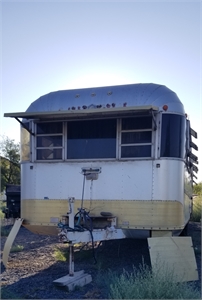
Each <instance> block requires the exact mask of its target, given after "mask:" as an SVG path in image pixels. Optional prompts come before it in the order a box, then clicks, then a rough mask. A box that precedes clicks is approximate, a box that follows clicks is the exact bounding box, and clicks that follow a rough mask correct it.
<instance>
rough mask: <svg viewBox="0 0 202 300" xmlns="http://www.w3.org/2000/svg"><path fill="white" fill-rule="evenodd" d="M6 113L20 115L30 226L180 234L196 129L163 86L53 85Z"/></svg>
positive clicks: (80, 232) (68, 236) (67, 236)
mask: <svg viewBox="0 0 202 300" xmlns="http://www.w3.org/2000/svg"><path fill="white" fill-rule="evenodd" d="M5 117H12V118H15V119H16V120H17V121H19V122H20V124H21V218H22V219H23V226H25V227H26V228H28V229H29V230H30V231H32V232H34V233H38V234H48V235H51V234H53V235H56V234H58V231H60V233H59V235H60V238H61V240H62V241H64V242H70V243H73V244H74V243H75V242H89V241H97V240H105V239H119V238H149V239H148V240H149V241H152V240H155V238H162V239H164V238H168V239H170V238H171V239H174V238H176V237H177V236H179V235H180V234H183V233H185V231H186V226H187V224H188V222H189V219H190V214H191V212H192V204H193V200H192V186H193V182H194V177H196V176H195V173H197V171H198V168H197V166H196V165H197V164H198V158H197V156H196V155H195V154H193V151H192V149H195V150H197V149H198V148H197V146H196V144H195V143H194V142H193V141H192V140H193V138H197V133H196V132H195V131H194V130H193V129H192V128H191V126H190V121H189V119H188V117H187V115H186V114H185V110H184V107H183V104H182V103H181V101H180V100H179V98H178V96H177V95H176V94H175V93H174V92H173V91H172V90H170V89H169V88H167V87H166V86H164V85H159V84H153V83H149V84H129V85H119V86H106V87H96V88H84V89H76V90H62V91H56V92H52V93H49V94H47V95H44V96H42V97H40V98H39V99H37V100H36V101H34V102H33V103H31V105H30V106H29V107H28V109H27V111H26V112H20V113H6V114H5ZM20 119H21V120H20ZM178 239H179V238H178ZM180 239H181V241H182V239H183V238H180ZM151 243H152V242H151ZM183 247H184V246H183ZM150 248H152V247H151V246H150Z"/></svg>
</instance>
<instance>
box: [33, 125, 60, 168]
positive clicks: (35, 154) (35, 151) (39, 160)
mask: <svg viewBox="0 0 202 300" xmlns="http://www.w3.org/2000/svg"><path fill="white" fill-rule="evenodd" d="M44 123H51V124H52V123H62V132H61V133H37V125H38V124H44ZM34 127H35V131H34V132H35V133H36V134H35V139H34V141H35V143H34V159H35V161H37V162H58V161H63V160H64V148H65V147H64V145H65V144H64V127H65V124H64V122H63V121H59V120H56V121H51V122H50V121H41V122H36V123H35V124H34ZM46 136H47V137H49V136H61V137H62V146H52V147H37V137H46ZM41 149H42V150H43V149H44V150H45V149H47V150H48V149H49V150H54V149H62V155H61V156H62V157H61V159H58V158H57V159H53V158H52V159H37V150H41Z"/></svg>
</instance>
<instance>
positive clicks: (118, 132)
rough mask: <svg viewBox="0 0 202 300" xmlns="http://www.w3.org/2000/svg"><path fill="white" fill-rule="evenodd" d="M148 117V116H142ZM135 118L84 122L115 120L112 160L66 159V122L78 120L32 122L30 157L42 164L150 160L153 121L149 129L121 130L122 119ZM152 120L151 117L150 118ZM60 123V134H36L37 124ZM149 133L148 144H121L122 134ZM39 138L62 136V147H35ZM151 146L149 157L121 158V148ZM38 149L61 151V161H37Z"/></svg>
mask: <svg viewBox="0 0 202 300" xmlns="http://www.w3.org/2000/svg"><path fill="white" fill-rule="evenodd" d="M144 116H148V117H150V115H144ZM144 116H138V118H142V117H144ZM136 117H137V116H124V117H111V118H96V119H85V121H89V120H106V119H115V120H116V153H115V157H114V158H80V159H79V158H78V159H77V158H76V159H71V158H67V148H68V137H67V134H68V122H71V121H73V122H76V121H80V120H81V119H80V120H71V121H67V120H54V121H33V127H34V132H35V136H34V137H33V139H32V141H33V143H32V145H33V147H32V151H33V152H34V153H33V152H32V153H33V154H32V157H33V159H34V161H35V162H44V163H46V162H47V163H50V162H61V161H65V162H82V161H86V162H88V161H124V160H151V159H153V158H154V154H155V149H154V148H155V140H156V138H157V134H156V132H157V131H155V130H154V129H153V120H152V121H151V128H148V129H132V130H122V120H123V118H124V119H126V118H136ZM151 119H152V117H151ZM57 122H59V123H60V122H61V123H62V131H63V132H62V133H54V134H37V124H39V123H57ZM146 131H147V132H148V131H150V132H151V142H150V143H129V144H122V133H123V132H146ZM39 136H62V146H60V147H58V146H57V147H37V137H39ZM147 145H149V146H151V156H147V157H144V156H141V157H139V156H138V157H135V156H134V157H132V156H131V157H121V149H122V147H125V146H147ZM38 149H39V150H40V149H62V158H61V159H37V150H38Z"/></svg>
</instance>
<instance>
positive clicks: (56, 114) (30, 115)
mask: <svg viewBox="0 0 202 300" xmlns="http://www.w3.org/2000/svg"><path fill="white" fill-rule="evenodd" d="M149 111H158V107H156V106H152V105H147V106H131V107H112V108H107V107H106V108H93V109H88V108H86V109H81V110H79V109H75V110H59V111H44V112H41V111H40V112H39V111H37V112H16V113H5V114H4V117H10V118H15V119H17V120H18V118H23V119H27V120H31V119H37V120H53V119H65V120H68V119H77V118H78V119H80V118H89V117H92V118H94V117H95V118H96V117H99V118H100V117H102V116H103V117H116V116H120V115H125V114H136V113H146V112H147V113H148V112H149Z"/></svg>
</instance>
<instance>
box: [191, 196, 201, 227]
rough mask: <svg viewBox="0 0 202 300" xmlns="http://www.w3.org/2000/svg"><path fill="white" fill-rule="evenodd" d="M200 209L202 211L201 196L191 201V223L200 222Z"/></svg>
mask: <svg viewBox="0 0 202 300" xmlns="http://www.w3.org/2000/svg"><path fill="white" fill-rule="evenodd" d="M201 209H202V195H200V196H197V197H196V198H194V200H193V212H192V215H191V221H193V222H200V221H201Z"/></svg>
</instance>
